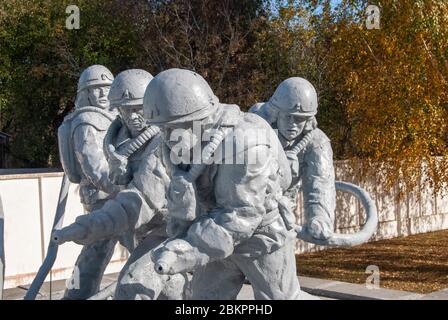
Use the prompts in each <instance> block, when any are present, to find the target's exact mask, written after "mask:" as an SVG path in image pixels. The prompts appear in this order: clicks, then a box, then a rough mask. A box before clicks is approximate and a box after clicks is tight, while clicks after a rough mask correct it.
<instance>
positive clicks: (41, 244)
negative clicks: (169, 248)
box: [0, 170, 127, 289]
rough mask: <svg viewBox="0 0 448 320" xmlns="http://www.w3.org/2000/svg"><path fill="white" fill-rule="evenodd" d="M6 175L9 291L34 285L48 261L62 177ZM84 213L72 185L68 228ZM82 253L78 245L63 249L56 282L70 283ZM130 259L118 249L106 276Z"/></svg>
mask: <svg viewBox="0 0 448 320" xmlns="http://www.w3.org/2000/svg"><path fill="white" fill-rule="evenodd" d="M2 171H3V172H2V173H3V175H0V201H1V205H0V209H1V208H3V215H4V248H5V249H4V251H5V265H6V268H5V271H6V272H5V289H6V288H12V287H16V286H19V285H26V284H29V283H31V281H32V280H33V279H34V276H35V274H36V272H37V270H38V269H39V267H40V265H41V264H42V261H43V259H44V258H45V255H46V250H47V246H48V240H49V237H50V232H51V227H52V225H53V218H54V215H55V213H56V206H57V202H58V196H59V189H60V186H61V182H62V173H60V172H47V173H25V174H5V173H7V171H6V170H2ZM11 172H13V171H11ZM14 173H15V172H14ZM83 213H84V211H83V207H82V205H81V203H80V201H79V196H78V187H77V186H76V185H71V186H70V193H69V197H68V200H67V206H66V214H65V219H64V225H68V224H70V223H72V222H73V221H74V220H75V218H76V217H77V216H78V215H80V214H83ZM0 216H1V215H0ZM80 250H81V246H78V245H76V244H74V243H66V244H64V245H62V246H61V247H60V248H59V253H58V257H57V259H56V262H55V264H54V266H53V269H52V279H53V280H59V279H66V278H68V277H69V276H70V275H71V272H72V270H73V269H72V267H73V265H74V263H75V261H76V258H77V256H78V254H79V252H80ZM126 259H127V251H126V250H125V249H124V248H122V247H121V246H117V247H116V249H115V253H114V256H113V258H112V261H111V263H110V265H109V267H108V269H107V270H106V273H111V272H118V271H119V270H120V269H121V267H122V266H123V265H124V263H125V261H126ZM47 280H49V276H48V277H47Z"/></svg>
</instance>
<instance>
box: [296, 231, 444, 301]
mask: <svg viewBox="0 0 448 320" xmlns="http://www.w3.org/2000/svg"><path fill="white" fill-rule="evenodd" d="M296 260H297V272H298V274H299V275H301V276H309V277H316V278H322V279H331V280H337V281H344V282H352V283H360V284H362V283H365V282H366V278H367V277H368V275H369V274H366V273H365V270H366V268H367V266H369V265H376V266H378V267H379V271H380V287H382V288H388V289H396V290H405V291H412V292H417V293H430V292H433V291H438V290H441V289H444V288H448V230H443V231H437V232H430V233H424V234H418V235H413V236H407V237H400V238H394V239H390V240H381V241H376V242H370V243H367V244H364V245H361V246H357V247H353V248H344V249H339V248H337V249H328V250H324V251H320V252H314V253H304V254H300V255H297V258H296Z"/></svg>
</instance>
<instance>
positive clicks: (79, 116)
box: [58, 65, 120, 299]
mask: <svg viewBox="0 0 448 320" xmlns="http://www.w3.org/2000/svg"><path fill="white" fill-rule="evenodd" d="M113 80H114V76H113V75H112V73H111V72H110V71H109V70H108V69H107V68H106V67H104V66H101V65H93V66H90V67H88V68H87V69H85V70H84V71H83V72H82V73H81V76H80V78H79V82H78V94H77V97H76V102H75V111H74V112H73V113H71V114H70V115H68V116H67V117H66V118H65V119H64V122H63V123H62V125H61V126H60V127H59V130H58V139H59V151H60V155H61V157H60V158H61V162H62V165H63V168H64V172H65V174H66V175H67V177H68V178H69V180H70V181H71V182H72V183H76V184H79V195H80V198H81V202H82V204H83V206H84V209H85V211H86V212H91V211H93V210H95V209H98V208H101V207H102V206H103V204H104V203H105V202H106V201H107V200H108V199H110V198H111V197H114V196H115V194H116V193H117V192H118V191H119V190H120V188H119V187H118V186H116V185H114V184H113V183H112V182H111V181H110V180H109V166H108V163H107V160H106V157H105V154H104V152H103V143H104V137H105V135H106V132H107V129H108V128H109V126H110V124H111V122H112V120H113V119H114V118H115V116H116V113H115V112H114V111H112V110H111V109H110V105H109V100H108V98H107V96H108V94H109V89H110V85H111V84H112V81H113ZM114 244H115V243H114V242H113V241H109V240H104V241H98V242H94V243H91V244H89V245H87V246H84V248H83V249H82V251H81V254H80V255H79V257H78V259H77V261H76V265H75V272H74V274H73V275H72V279H71V281H70V282H69V283H71V285H70V286H69V287H68V289H67V290H66V291H65V294H64V298H65V299H85V298H88V297H89V296H91V295H92V294H95V293H96V292H97V291H98V288H99V285H100V281H101V278H102V275H103V272H104V270H105V268H106V266H107V264H108V263H109V260H110V258H111V256H112V253H113V249H114Z"/></svg>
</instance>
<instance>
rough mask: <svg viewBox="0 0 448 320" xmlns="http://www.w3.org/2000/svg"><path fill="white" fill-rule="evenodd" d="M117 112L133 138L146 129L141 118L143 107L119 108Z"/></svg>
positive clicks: (144, 122) (143, 119)
mask: <svg viewBox="0 0 448 320" xmlns="http://www.w3.org/2000/svg"><path fill="white" fill-rule="evenodd" d="M118 110H119V111H120V115H121V117H122V118H123V121H124V123H125V124H126V127H127V128H128V129H129V131H130V132H131V135H132V136H133V137H135V136H138V135H139V133H140V132H141V131H142V130H143V129H145V128H146V120H145V118H144V117H143V106H132V107H130V106H128V107H119V108H118Z"/></svg>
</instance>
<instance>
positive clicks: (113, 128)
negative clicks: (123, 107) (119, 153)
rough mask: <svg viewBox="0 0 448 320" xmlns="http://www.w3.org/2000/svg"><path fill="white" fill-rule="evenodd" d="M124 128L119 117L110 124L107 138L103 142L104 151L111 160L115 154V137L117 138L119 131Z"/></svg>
mask: <svg viewBox="0 0 448 320" xmlns="http://www.w3.org/2000/svg"><path fill="white" fill-rule="evenodd" d="M121 127H122V122H121V120H120V118H119V117H118V116H117V117H116V118H115V119H114V120H113V121H112V123H111V124H110V126H109V128H108V129H107V132H106V136H105V137H104V142H103V149H104V150H105V152H106V157H107V159H110V158H111V157H112V155H113V154H114V153H115V147H114V143H113V139H114V137H116V136H117V134H118V131H119V130H120V129H121Z"/></svg>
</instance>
